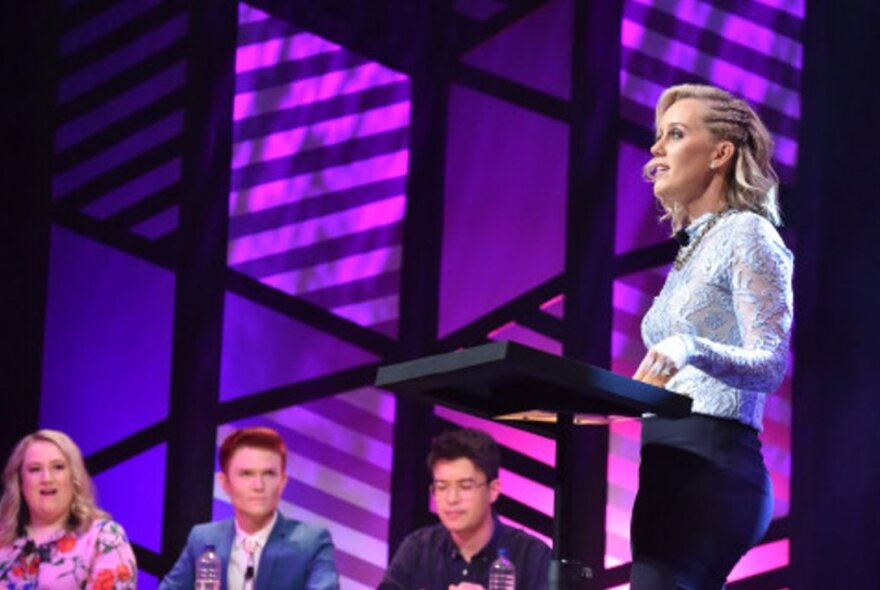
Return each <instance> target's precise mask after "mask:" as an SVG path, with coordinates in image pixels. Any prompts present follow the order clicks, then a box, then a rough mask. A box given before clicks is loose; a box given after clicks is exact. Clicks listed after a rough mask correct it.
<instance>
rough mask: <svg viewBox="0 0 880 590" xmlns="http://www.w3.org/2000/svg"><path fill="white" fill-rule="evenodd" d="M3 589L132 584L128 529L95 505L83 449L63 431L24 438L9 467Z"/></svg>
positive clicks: (0, 562) (98, 588)
mask: <svg viewBox="0 0 880 590" xmlns="http://www.w3.org/2000/svg"><path fill="white" fill-rule="evenodd" d="M3 486H4V491H3V497H2V499H0V590H31V589H36V588H52V589H53V590H66V589H74V588H76V589H89V590H91V589H95V590H129V589H134V588H136V587H137V580H136V577H137V565H136V563H135V557H134V553H133V551H132V549H131V545H130V544H129V542H128V538H127V537H126V536H125V531H123V530H122V527H121V526H119V524H117V523H115V522H113V521H112V520H110V516H109V515H108V514H107V513H106V512H104V511H103V510H101V509H100V508H98V507H97V506H96V505H95V499H94V495H93V492H92V482H91V479H90V478H89V474H88V473H87V472H86V468H85V465H84V463H83V459H82V453H81V452H80V450H79V448H78V447H77V446H76V444H75V443H74V442H73V441H72V440H71V439H70V437H68V436H67V435H66V434H64V433H62V432H58V431H55V430H40V431H37V432H35V433H33V434H29V435H28V436H26V437H24V438H23V439H22V440H21V441H19V443H18V445H16V447H15V449H14V450H13V451H12V454H11V455H10V457H9V461H8V462H7V463H6V468H5V469H4V471H3Z"/></svg>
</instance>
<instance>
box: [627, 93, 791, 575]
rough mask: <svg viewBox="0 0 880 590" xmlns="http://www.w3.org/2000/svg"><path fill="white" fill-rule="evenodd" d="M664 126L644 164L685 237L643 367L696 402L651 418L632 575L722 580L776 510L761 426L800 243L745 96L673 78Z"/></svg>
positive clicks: (648, 337) (762, 131) (661, 114)
mask: <svg viewBox="0 0 880 590" xmlns="http://www.w3.org/2000/svg"><path fill="white" fill-rule="evenodd" d="M656 127H657V139H656V142H655V143H654V145H653V146H652V147H651V155H652V156H653V158H652V159H651V160H650V161H649V162H648V164H647V165H646V166H645V176H646V177H647V178H648V179H649V180H650V181H651V182H653V184H654V195H655V196H656V198H657V200H658V201H659V203H660V205H661V206H662V208H663V210H664V211H665V214H664V216H663V219H665V220H668V221H669V222H670V224H671V226H672V232H673V233H674V234H675V235H676V239H678V241H679V243H680V244H682V246H681V248H680V249H679V252H678V255H677V256H676V258H675V261H674V263H673V268H672V269H671V270H670V272H669V275H668V277H667V279H666V283H665V285H664V286H663V289H662V290H661V292H660V294H659V295H658V297H657V298H656V299H655V300H654V303H653V305H652V306H651V308H650V309H649V310H648V312H647V314H646V315H645V317H644V319H643V322H642V336H643V339H644V341H645V344H646V346H647V347H648V352H647V354H646V355H645V357H644V359H643V360H642V362H641V364H640V365H639V368H638V370H637V371H636V373H635V375H634V378H635V379H638V380H640V381H644V382H646V383H651V384H653V385H657V386H660V387H664V388H666V389H668V390H671V391H675V392H679V393H682V394H685V395H688V396H690V397H691V398H692V400H693V405H692V414H691V416H689V417H687V418H682V419H665V418H660V417H646V418H644V420H643V424H642V459H641V466H640V471H639V491H638V494H637V496H636V502H635V507H634V509H633V517H632V548H633V564H632V574H631V587H632V590H654V589H667V588H668V589H678V588H684V589H693V590H702V589H718V588H722V587H723V586H724V583H725V581H726V578H727V575H728V574H729V573H730V570H731V569H732V568H733V566H734V565H736V562H737V561H738V560H739V558H740V557H742V555H743V554H745V553H746V551H748V549H749V548H751V547H752V546H753V545H755V544H756V543H757V542H758V541H759V540H760V539H761V538H762V537H763V535H764V533H765V532H766V530H767V527H768V525H769V523H770V519H771V515H772V504H773V494H772V489H771V485H770V479H769V476H768V473H767V469H766V467H765V466H764V461H763V457H762V455H761V444H760V441H759V440H758V434H759V432H760V431H761V429H762V416H763V410H764V404H765V402H766V399H767V396H768V395H769V394H771V393H772V392H773V391H774V390H775V389H776V388H777V387H779V385H780V384H781V383H782V380H783V377H784V374H785V365H786V356H787V352H788V343H789V334H790V328H791V318H792V291H791V275H792V254H791V252H790V251H789V250H788V249H787V248H786V247H785V244H784V243H783V242H782V239H781V238H780V236H779V234H778V233H777V231H776V229H775V227H774V226H775V225H778V224H779V222H780V217H779V210H778V204H777V200H776V188H777V182H778V181H777V176H776V173H775V172H774V171H773V168H772V166H771V164H770V158H771V156H772V153H773V141H772V138H771V137H770V134H769V133H768V131H767V129H766V127H765V126H764V125H763V123H762V122H761V121H760V119H759V118H758V116H757V115H756V114H755V112H754V111H753V110H752V109H751V107H749V105H748V104H746V103H745V102H744V101H742V100H741V99H739V98H736V97H735V96H733V95H731V94H729V93H727V92H725V91H724V90H721V89H719V88H715V87H712V86H701V85H690V84H686V85H680V86H673V87H671V88H669V89H667V90H666V91H665V92H663V94H662V95H661V96H660V99H659V100H658V103H657V108H656Z"/></svg>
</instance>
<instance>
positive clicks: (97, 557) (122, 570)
mask: <svg viewBox="0 0 880 590" xmlns="http://www.w3.org/2000/svg"><path fill="white" fill-rule="evenodd" d="M135 588H137V564H136V562H135V558H134V552H133V551H132V549H131V545H130V544H129V542H128V538H127V537H126V536H125V531H124V530H122V527H121V526H120V525H119V524H117V523H115V522H113V521H112V520H96V521H95V522H93V523H92V526H91V527H89V529H88V530H86V531H85V532H82V533H77V532H72V531H59V532H58V534H57V535H56V536H55V537H54V538H52V539H49V540H48V541H46V542H45V543H43V544H41V545H39V546H35V545H34V544H33V542H32V541H30V542H29V540H28V539H27V538H26V537H19V538H18V539H16V540H15V541H13V542H12V543H11V544H9V545H6V546H4V547H2V548H0V590H37V589H41V590H42V589H51V590H68V589H69V590H74V589H76V590H83V589H88V590H134V589H135Z"/></svg>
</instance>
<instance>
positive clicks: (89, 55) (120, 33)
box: [59, 2, 185, 78]
mask: <svg viewBox="0 0 880 590" xmlns="http://www.w3.org/2000/svg"><path fill="white" fill-rule="evenodd" d="M181 14H184V10H183V7H182V6H180V5H179V4H178V3H176V2H160V3H159V4H158V5H156V6H154V7H153V8H151V9H149V10H146V11H144V12H143V13H141V14H139V15H138V16H136V17H135V18H133V19H132V20H130V21H128V22H127V23H125V24H124V25H122V26H121V27H119V28H118V29H115V30H113V31H110V32H109V33H107V34H106V35H104V36H102V37H101V38H99V39H97V40H96V41H95V42H93V43H90V44H89V45H86V46H85V47H82V48H80V49H77V50H76V51H74V52H73V53H70V54H68V55H66V56H64V57H62V58H61V60H60V62H59V73H60V75H61V77H62V78H63V77H64V76H67V75H68V74H70V73H72V72H75V71H77V70H79V69H81V68H83V67H85V66H87V65H88V64H90V63H92V62H95V61H97V60H99V59H102V58H104V57H106V56H107V55H110V54H111V53H113V52H114V51H116V50H118V49H120V48H122V47H125V46H126V45H128V44H129V43H131V42H132V41H133V40H134V39H136V38H137V37H139V36H141V35H144V34H146V33H149V32H150V31H152V30H153V29H156V28H158V27H160V26H162V25H164V24H166V23H168V22H169V21H171V20H173V19H174V18H176V17H177V16H179V15H181ZM182 42H185V40H184V39H181V40H180V41H177V42H176V43H182Z"/></svg>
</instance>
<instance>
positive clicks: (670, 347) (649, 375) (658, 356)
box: [633, 336, 688, 387]
mask: <svg viewBox="0 0 880 590" xmlns="http://www.w3.org/2000/svg"><path fill="white" fill-rule="evenodd" d="M687 357H688V354H687V345H685V342H684V339H683V338H682V337H681V336H670V337H669V338H666V339H665V340H661V341H660V342H658V343H657V344H655V345H654V346H652V347H651V348H650V350H648V354H646V355H645V358H643V359H642V362H641V364H640V365H639V368H638V369H636V373H635V375H633V379H635V380H636V381H642V382H644V383H647V384H649V385H654V386H655V387H663V386H665V385H666V383H667V382H668V381H669V380H670V379H672V377H673V376H674V375H675V374H676V373H678V372H679V371H680V370H681V369H682V367H684V366H685V365H686V364H687V362H688V358H687Z"/></svg>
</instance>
